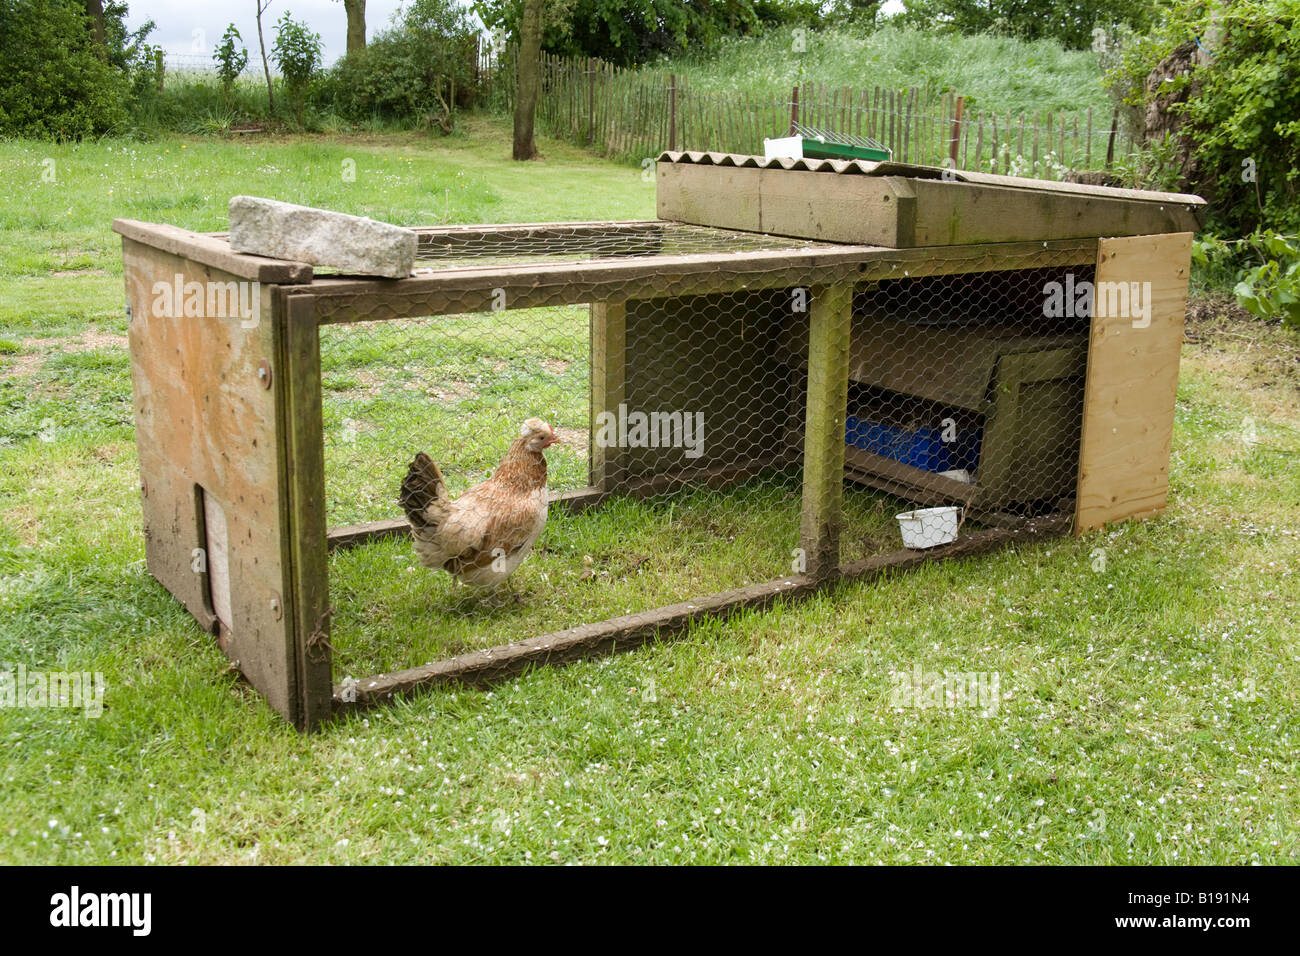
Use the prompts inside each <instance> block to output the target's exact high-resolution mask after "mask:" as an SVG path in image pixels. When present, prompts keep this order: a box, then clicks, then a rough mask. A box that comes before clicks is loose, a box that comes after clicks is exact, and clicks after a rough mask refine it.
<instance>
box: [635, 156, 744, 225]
mask: <svg viewBox="0 0 1300 956" xmlns="http://www.w3.org/2000/svg"><path fill="white" fill-rule="evenodd" d="M758 173H759V170H757V169H739V168H736V167H728V166H693V165H690V164H687V163H659V164H658V169H657V177H658V192H657V194H656V203H657V209H656V213H657V215H658V216H659V218H660V219H668V220H672V221H674V222H690V223H695V224H697V225H706V226H719V227H721V228H724V229H742V230H744V231H746V232H759V231H760V230H761V226H760V222H759V199H758Z"/></svg>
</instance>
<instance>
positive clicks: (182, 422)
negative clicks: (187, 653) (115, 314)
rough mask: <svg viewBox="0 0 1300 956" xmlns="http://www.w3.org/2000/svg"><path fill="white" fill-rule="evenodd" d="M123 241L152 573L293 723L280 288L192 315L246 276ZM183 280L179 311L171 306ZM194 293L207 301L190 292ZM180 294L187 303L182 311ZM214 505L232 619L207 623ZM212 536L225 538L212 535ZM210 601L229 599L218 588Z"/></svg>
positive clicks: (251, 290) (255, 290) (259, 289)
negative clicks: (232, 309)
mask: <svg viewBox="0 0 1300 956" xmlns="http://www.w3.org/2000/svg"><path fill="white" fill-rule="evenodd" d="M122 245H123V263H124V267H125V277H126V292H127V300H128V302H129V304H130V306H131V316H132V318H131V322H130V324H129V327H128V338H129V342H130V348H131V376H132V384H133V393H134V394H133V404H134V409H135V422H136V443H137V446H138V448H139V456H140V472H141V480H142V484H143V489H142V494H143V497H142V503H143V512H144V515H143V517H144V533H145V556H146V562H147V565H148V568H149V571H150V573H152V574H153V575H154V577H156V578H157V579H158V580H159V581H160V582H161V583H162V584H163V585H164V586H165V587H166V588H167V589H168V590H169V591H171V593H172V594H174V595H175V596H176V597H177V598H178V599H179V600H180V601H181V602H182V603H183V604H184V605H185V607H186V608H187V609H188V610H189V611H190V613H192V614H194V616H195V618H196V619H197V620H198V621H199V623H200V624H201V625H202V626H204V627H206V628H209V629H211V628H218V629H219V641H220V643H221V646H222V649H223V650H224V651H225V652H226V654H227V655H228V656H229V657H230V658H231V660H233V661H235V662H237V663H238V665H239V667H240V670H241V671H242V672H243V673H244V675H245V676H246V677H247V678H248V679H249V681H251V682H252V684H253V685H254V686H255V687H256V688H257V689H258V690H259V691H261V692H262V693H263V694H265V695H266V697H267V700H268V701H269V702H270V704H271V706H272V707H274V708H275V709H276V710H277V711H279V712H280V713H281V714H283V715H285V716H286V717H288V718H289V719H290V720H294V721H295V722H296V721H297V720H298V717H299V706H298V699H297V687H296V678H295V674H294V670H295V667H294V651H293V644H292V635H291V633H290V632H289V628H288V616H287V615H286V614H285V613H284V611H285V608H284V592H285V586H286V578H285V567H286V564H287V558H286V554H285V547H286V536H285V534H284V531H285V514H284V509H283V503H284V474H285V459H284V447H283V441H282V434H281V426H280V421H281V409H280V407H279V400H278V398H277V390H276V389H275V388H270V387H264V382H265V381H266V378H265V377H264V376H262V377H259V369H261V368H265V369H266V370H267V372H268V373H269V374H270V376H271V377H272V378H274V376H276V375H277V374H278V369H277V363H276V355H277V331H276V326H277V323H278V322H279V317H278V316H276V315H275V314H274V307H273V305H272V294H271V293H272V289H273V288H274V287H272V286H261V285H257V286H255V287H254V286H251V285H250V286H249V287H248V288H246V289H245V290H244V291H245V295H246V296H252V298H250V299H249V300H248V301H249V302H250V303H252V302H256V304H257V310H256V312H255V313H254V314H253V315H252V316H250V317H249V318H247V319H245V318H241V317H239V316H237V315H234V316H227V317H218V316H216V315H215V314H214V315H213V316H208V315H206V314H193V313H195V312H199V313H206V312H207V311H209V309H208V303H207V291H208V289H209V288H210V286H209V283H213V284H217V283H219V284H221V288H222V290H223V291H224V290H225V288H226V286H225V283H228V282H233V283H238V282H241V281H249V282H251V280H240V279H239V277H237V276H233V275H231V274H229V273H226V272H222V271H220V270H218V269H215V268H212V267H209V266H203V265H200V264H198V263H194V262H191V261H189V260H186V259H182V258H180V257H178V256H175V255H172V254H171V253H167V252H163V251H161V250H158V249H153V248H150V247H149V246H146V245H143V244H141V243H138V242H135V241H134V240H131V239H123V243H122ZM178 277H179V280H178ZM177 281H179V282H180V286H181V289H182V296H181V299H182V302H181V303H180V307H179V308H176V307H174V306H175V303H170V302H168V301H167V299H168V298H174V297H175V296H174V290H175V288H176V283H177ZM191 283H197V284H198V285H197V286H192V285H190V284H191ZM196 289H197V290H198V291H200V293H201V298H202V305H201V306H198V305H197V303H195V300H193V299H191V298H190V296H189V295H188V292H192V291H194V290H196ZM187 290H188V292H187ZM186 300H189V301H190V302H191V304H192V306H195V307H192V308H191V309H190V310H189V311H190V312H191V314H189V315H187V314H185V313H186V309H185V308H184V304H185V301H186ZM263 363H265V365H263ZM200 488H201V489H202V495H203V497H202V498H201V497H200V496H199V492H198V489H200ZM209 498H210V499H212V501H213V502H214V503H215V505H217V506H219V508H220V510H221V512H222V514H223V515H224V517H225V535H224V541H220V540H218V541H216V542H213V543H214V544H217V545H218V552H219V553H218V558H219V559H220V560H223V562H224V569H223V570H224V572H225V575H226V581H225V583H223V584H222V586H221V590H222V591H225V590H226V589H227V588H228V594H229V611H228V612H226V611H225V609H224V608H223V613H227V614H228V616H229V621H228V622H226V623H218V622H216V620H215V617H214V615H213V612H212V601H211V594H210V592H209V577H210V576H209V575H208V574H199V573H197V572H196V568H197V567H199V566H200V565H199V564H197V563H196V562H195V556H196V553H197V550H196V549H205V548H208V547H210V545H209V542H207V540H206V538H205V530H204V525H205V524H206V522H205V521H204V512H205V511H208V510H210V509H209V508H207V507H206V505H205V504H204V502H205V501H206V500H207V499H209ZM212 532H213V534H214V535H217V536H218V538H220V528H218V527H214V528H213V529H212ZM223 544H224V548H223V547H221V545H223ZM223 556H224V557H223ZM217 597H218V598H219V599H221V600H222V603H223V604H224V600H225V598H224V594H223V593H218V595H217Z"/></svg>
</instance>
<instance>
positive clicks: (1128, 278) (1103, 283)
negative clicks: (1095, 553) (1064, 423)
mask: <svg viewBox="0 0 1300 956" xmlns="http://www.w3.org/2000/svg"><path fill="white" fill-rule="evenodd" d="M1191 245H1192V235H1191V233H1186V232H1184V233H1172V234H1168V235H1159V236H1133V237H1129V238H1120V239H1102V240H1101V241H1100V242H1099V243H1098V250H1097V276H1096V294H1095V297H1096V300H1097V301H1096V303H1095V304H1094V308H1093V317H1092V332H1091V337H1090V342H1089V348H1088V371H1087V381H1086V384H1085V386H1084V405H1083V434H1082V440H1081V447H1080V451H1079V491H1078V502H1077V510H1076V513H1075V533H1076V534H1082V533H1083V532H1085V531H1090V530H1092V529H1094V528H1100V527H1102V526H1103V525H1105V524H1107V523H1108V522H1111V521H1119V520H1122V519H1124V518H1136V517H1142V516H1146V515H1150V514H1154V513H1156V512H1158V511H1160V510H1162V509H1163V508H1164V506H1165V498H1166V494H1167V492H1168V488H1169V450H1170V443H1171V440H1172V436H1173V426H1174V401H1175V398H1176V393H1177V390H1178V362H1179V355H1180V353H1181V350H1182V341H1183V316H1184V310H1185V308H1186V305H1187V278H1188V271H1189V268H1190V261H1191ZM1134 283H1136V284H1137V285H1136V289H1137V290H1139V291H1140V293H1141V294H1142V298H1143V302H1144V303H1145V304H1146V305H1147V306H1148V307H1149V314H1146V315H1137V316H1135V315H1133V314H1131V313H1133V312H1134V311H1137V310H1135V309H1133V308H1132V307H1131V306H1130V308H1129V309H1127V310H1125V309H1116V308H1114V306H1115V305H1117V304H1119V298H1120V296H1119V295H1118V290H1120V289H1121V288H1125V287H1126V288H1127V289H1128V290H1129V291H1130V292H1132V290H1133V289H1134V288H1135V287H1134V285H1133V284H1134ZM1108 284H1113V285H1109V286H1108ZM1111 293H1114V295H1113V298H1112V295H1111ZM1114 312H1119V313H1122V314H1111V313H1114Z"/></svg>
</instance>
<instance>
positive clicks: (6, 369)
mask: <svg viewBox="0 0 1300 956" xmlns="http://www.w3.org/2000/svg"><path fill="white" fill-rule="evenodd" d="M44 364H45V358H44V356H41V355H7V356H5V364H4V365H2V366H0V372H2V373H3V375H4V377H5V378H26V377H27V376H29V375H35V374H36V372H38V371H39V370H40V367H41V366H42V365H44Z"/></svg>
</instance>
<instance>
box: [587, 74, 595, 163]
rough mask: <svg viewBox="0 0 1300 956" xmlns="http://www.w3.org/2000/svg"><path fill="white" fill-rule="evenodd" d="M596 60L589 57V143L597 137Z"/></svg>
mask: <svg viewBox="0 0 1300 956" xmlns="http://www.w3.org/2000/svg"><path fill="white" fill-rule="evenodd" d="M595 63H596V61H595V60H593V59H591V58H590V57H588V59H587V145H588V146H590V145H591V144H592V143H593V142H594V141H595V138H596V68H595Z"/></svg>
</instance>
